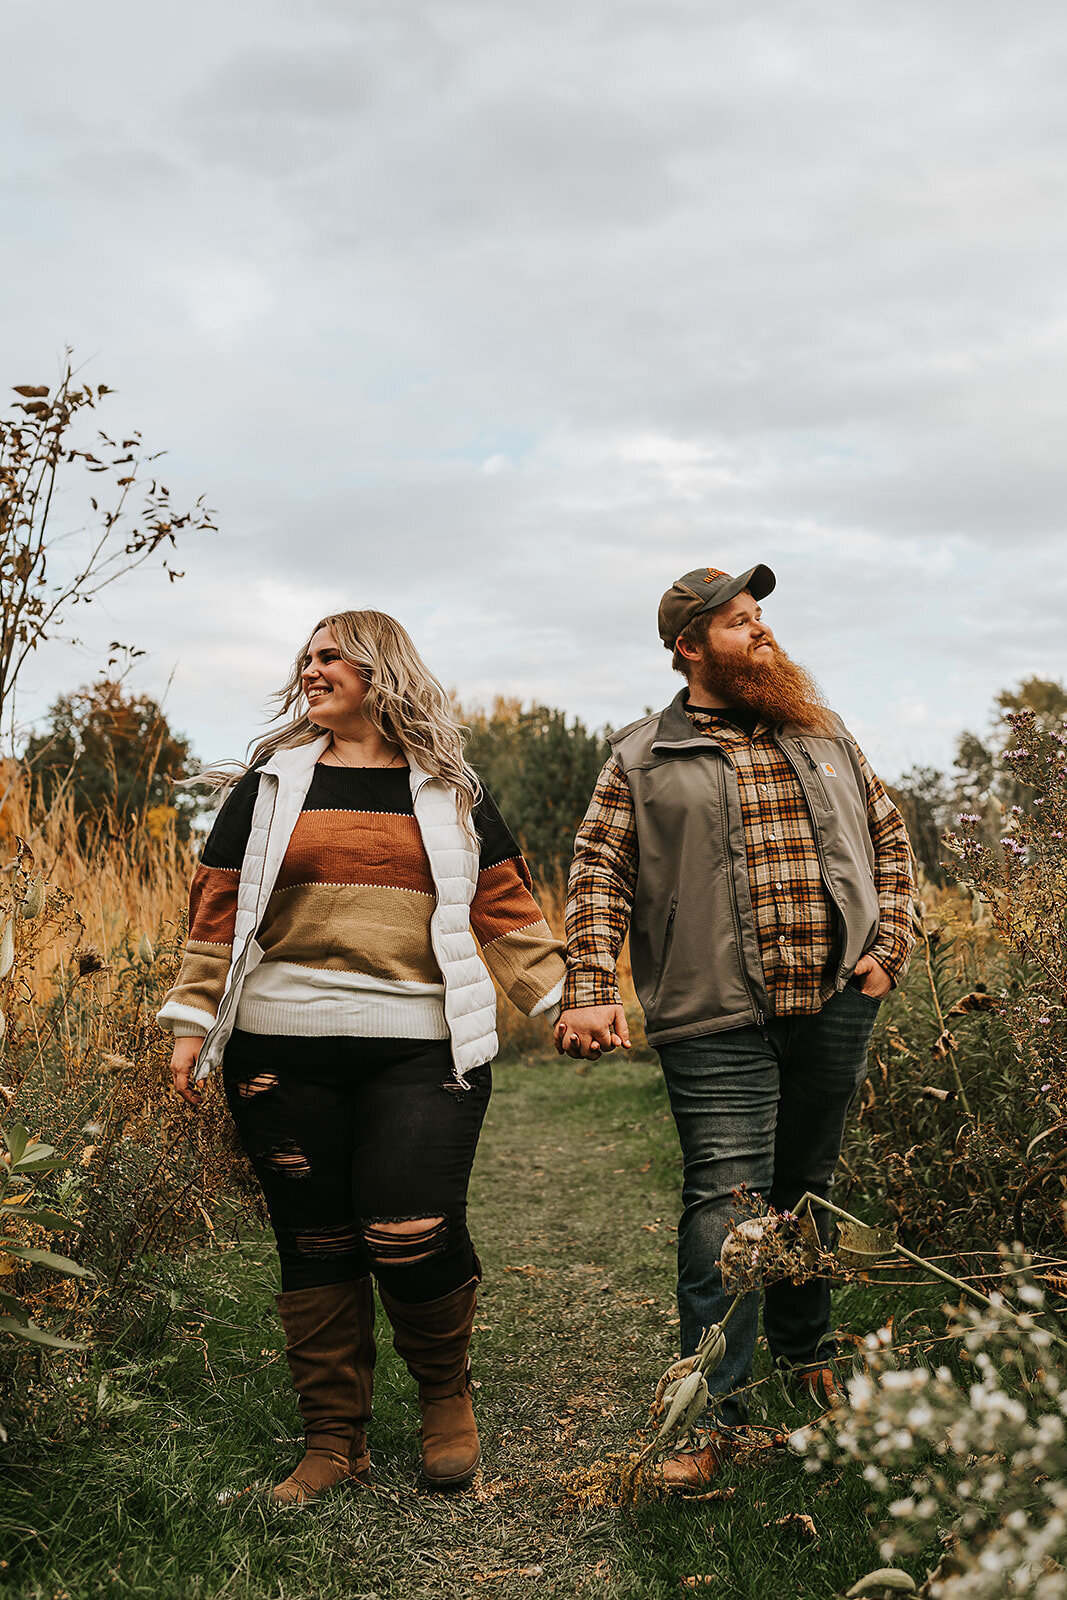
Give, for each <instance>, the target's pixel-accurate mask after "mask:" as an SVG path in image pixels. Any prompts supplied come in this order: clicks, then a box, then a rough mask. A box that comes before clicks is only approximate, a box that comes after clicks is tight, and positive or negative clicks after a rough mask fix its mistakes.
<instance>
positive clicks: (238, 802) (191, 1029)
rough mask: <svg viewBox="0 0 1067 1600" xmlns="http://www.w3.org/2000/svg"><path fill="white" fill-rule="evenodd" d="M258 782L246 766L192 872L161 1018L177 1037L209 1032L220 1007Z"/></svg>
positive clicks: (231, 950)
mask: <svg viewBox="0 0 1067 1600" xmlns="http://www.w3.org/2000/svg"><path fill="white" fill-rule="evenodd" d="M258 788H259V773H258V772H246V773H245V775H244V777H243V778H241V779H240V780H239V782H238V783H237V784H236V785H235V786H234V788H232V789H231V790H230V793H229V795H228V796H227V798H226V801H225V803H224V805H223V806H222V809H221V810H220V812H219V814H218V816H217V817H216V818H215V824H214V826H213V828H212V830H211V833H210V834H209V835H208V840H207V843H206V844H205V846H204V853H203V855H202V856H201V858H200V865H199V866H198V867H197V869H196V872H195V873H194V875H193V882H192V886H191V887H190V890H189V935H188V938H187V939H186V942H185V949H184V950H183V952H182V964H181V967H180V968H179V970H178V976H177V979H176V981H175V984H174V987H173V988H172V989H171V990H170V992H169V993H168V994H167V995H166V997H165V998H164V1001H163V1004H162V1006H161V1007H160V1010H159V1013H158V1016H157V1018H156V1020H157V1022H159V1023H161V1024H162V1025H163V1027H165V1028H169V1029H170V1030H171V1032H172V1033H173V1034H175V1036H176V1037H178V1038H181V1037H182V1036H183V1035H189V1034H193V1035H196V1034H200V1035H203V1034H205V1033H207V1031H208V1029H209V1028H210V1027H211V1025H212V1023H213V1022H214V1020H215V1017H216V1015H217V1013H218V1008H219V1002H220V1000H221V999H222V991H223V989H224V988H225V985H226V974H227V973H228V972H229V970H230V960H231V957H232V955H233V935H234V924H235V922H236V919H237V886H238V884H239V882H240V879H241V862H242V860H243V859H244V853H245V846H246V845H247V844H248V836H249V834H250V832H251V831H252V813H253V810H254V809H255V804H256V793H257V791H258Z"/></svg>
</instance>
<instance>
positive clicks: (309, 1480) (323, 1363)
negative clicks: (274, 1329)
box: [270, 1278, 375, 1506]
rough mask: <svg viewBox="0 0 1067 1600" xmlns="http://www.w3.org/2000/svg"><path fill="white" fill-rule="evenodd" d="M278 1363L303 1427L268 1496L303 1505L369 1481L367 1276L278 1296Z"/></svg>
mask: <svg viewBox="0 0 1067 1600" xmlns="http://www.w3.org/2000/svg"><path fill="white" fill-rule="evenodd" d="M277 1305H278V1311H279V1313H280V1314H281V1319H282V1326H283V1327H284V1329H285V1357H286V1360H287V1361H288V1363H289V1371H290V1373H291V1374H292V1379H293V1387H294V1388H295V1390H296V1393H297V1399H298V1401H299V1406H300V1415H301V1418H302V1419H303V1423H304V1458H303V1460H302V1461H301V1462H300V1463H299V1465H298V1466H296V1467H294V1468H293V1470H292V1472H291V1473H290V1474H289V1476H288V1477H287V1478H286V1479H285V1480H284V1482H282V1483H279V1484H278V1485H277V1486H276V1487H275V1488H273V1489H272V1490H271V1492H270V1501H271V1504H272V1505H275V1506H285V1505H304V1504H306V1502H307V1501H309V1500H313V1499H314V1498H315V1496H316V1495H319V1494H321V1493H322V1492H323V1491H324V1490H325V1489H332V1488H333V1487H334V1485H335V1484H338V1483H344V1482H346V1481H348V1480H352V1481H354V1482H357V1483H369V1482H370V1453H369V1451H368V1449H367V1433H366V1425H367V1423H368V1421H369V1420H370V1410H371V1391H372V1389H373V1386H374V1356H375V1345H374V1289H373V1287H372V1285H371V1281H370V1279H369V1278H361V1279H360V1280H359V1282H358V1283H331V1284H325V1285H323V1286H322V1287H321V1288H316V1289H295V1290H291V1291H289V1292H288V1293H286V1294H280V1295H278V1297H277Z"/></svg>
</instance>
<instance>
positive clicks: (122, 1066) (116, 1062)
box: [100, 1051, 137, 1077]
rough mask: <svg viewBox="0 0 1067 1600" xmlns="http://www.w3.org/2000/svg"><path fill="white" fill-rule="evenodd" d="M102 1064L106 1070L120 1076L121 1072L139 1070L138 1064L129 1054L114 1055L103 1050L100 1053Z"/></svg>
mask: <svg viewBox="0 0 1067 1600" xmlns="http://www.w3.org/2000/svg"><path fill="white" fill-rule="evenodd" d="M100 1065H101V1066H102V1067H103V1068H104V1071H105V1072H110V1073H112V1074H113V1075H114V1076H115V1077H118V1075H119V1073H120V1072H136V1071H137V1068H136V1065H135V1064H134V1062H132V1061H131V1060H130V1059H129V1057H128V1056H112V1055H108V1054H107V1053H106V1051H102V1052H101V1054H100Z"/></svg>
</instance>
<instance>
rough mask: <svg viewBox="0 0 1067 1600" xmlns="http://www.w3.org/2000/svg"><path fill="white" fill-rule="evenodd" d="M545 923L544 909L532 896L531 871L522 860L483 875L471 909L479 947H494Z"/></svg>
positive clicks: (507, 863)
mask: <svg viewBox="0 0 1067 1600" xmlns="http://www.w3.org/2000/svg"><path fill="white" fill-rule="evenodd" d="M541 920H542V914H541V907H540V906H539V905H538V904H537V901H536V900H535V899H534V897H533V895H532V894H531V893H530V872H529V868H528V867H527V865H526V863H525V861H524V860H523V859H522V857H521V856H513V857H512V858H511V860H510V861H501V862H498V863H497V865H496V866H495V867H486V869H485V871H484V872H481V873H479V875H478V888H477V890H476V892H475V896H474V901H473V903H472V905H471V927H472V929H473V930H474V934H475V937H476V938H477V940H478V942H479V944H483V945H485V944H490V943H491V942H492V940H494V939H499V938H500V936H501V935H502V934H505V933H514V932H515V931H516V930H517V929H519V928H528V927H529V926H530V925H531V923H534V922H540V921H541Z"/></svg>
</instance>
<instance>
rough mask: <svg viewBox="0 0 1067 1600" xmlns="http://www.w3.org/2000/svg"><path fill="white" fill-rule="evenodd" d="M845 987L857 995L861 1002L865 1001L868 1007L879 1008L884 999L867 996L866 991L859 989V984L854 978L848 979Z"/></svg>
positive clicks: (880, 996) (878, 996)
mask: <svg viewBox="0 0 1067 1600" xmlns="http://www.w3.org/2000/svg"><path fill="white" fill-rule="evenodd" d="M845 987H846V989H848V990H851V992H852V993H853V994H858V995H859V997H860V999H861V1000H866V1002H867V1004H868V1005H869V1006H880V1005H881V1003H882V1001H883V999H884V998H885V996H884V995H879V994H868V993H867V992H866V990H864V989H861V988H860V985H859V982H858V981H857V980H856V979H855V978H850V979H849V980H848V983H847V984H846V985H845Z"/></svg>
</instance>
